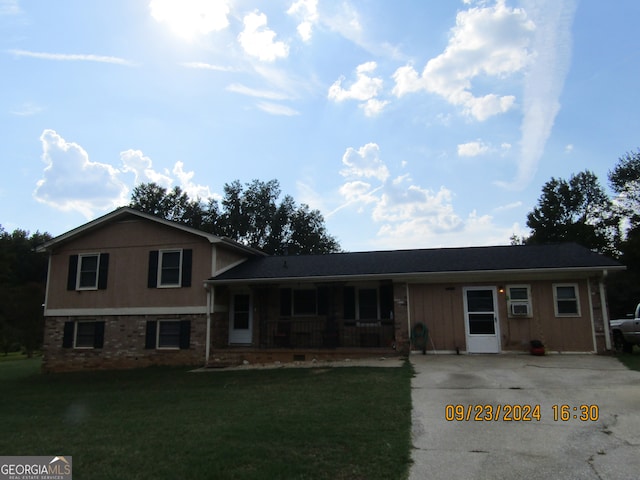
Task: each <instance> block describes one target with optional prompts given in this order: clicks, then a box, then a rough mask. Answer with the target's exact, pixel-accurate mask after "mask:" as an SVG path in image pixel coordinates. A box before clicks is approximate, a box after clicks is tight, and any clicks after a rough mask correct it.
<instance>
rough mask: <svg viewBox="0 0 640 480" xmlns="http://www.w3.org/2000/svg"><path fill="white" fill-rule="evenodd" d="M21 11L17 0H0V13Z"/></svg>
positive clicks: (15, 13)
mask: <svg viewBox="0 0 640 480" xmlns="http://www.w3.org/2000/svg"><path fill="white" fill-rule="evenodd" d="M20 13H22V11H21V10H20V5H19V4H18V0H0V15H18V14H20Z"/></svg>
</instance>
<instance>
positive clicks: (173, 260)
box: [158, 250, 182, 287]
mask: <svg viewBox="0 0 640 480" xmlns="http://www.w3.org/2000/svg"><path fill="white" fill-rule="evenodd" d="M159 264H160V268H159V269H158V285H159V286H160V287H177V286H180V284H181V283H180V277H181V273H182V268H181V266H182V250H174V251H166V250H160V260H159Z"/></svg>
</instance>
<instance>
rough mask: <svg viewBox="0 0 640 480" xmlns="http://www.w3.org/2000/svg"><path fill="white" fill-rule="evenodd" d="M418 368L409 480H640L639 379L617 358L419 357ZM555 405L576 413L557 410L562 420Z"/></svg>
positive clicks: (415, 362) (413, 358) (415, 358)
mask: <svg viewBox="0 0 640 480" xmlns="http://www.w3.org/2000/svg"><path fill="white" fill-rule="evenodd" d="M411 362H412V363H413V365H414V368H415V370H416V376H415V377H414V379H413V381H412V387H413V390H412V403H413V412H412V415H413V431H412V436H413V445H414V450H413V453H412V458H413V461H414V464H413V466H412V468H411V473H410V480H423V479H435V480H437V479H446V480H452V479H468V480H471V479H487V480H488V479H491V480H496V479H527V478H544V479H556V478H557V479H563V480H567V479H581V480H585V479H586V480H591V479H593V480H609V479H611V480H613V479H615V480H621V479H638V478H640V372H634V371H630V370H627V369H626V368H625V367H624V366H623V365H622V364H621V363H620V362H619V361H618V360H617V359H615V358H611V357H603V356H596V355H548V356H544V357H533V356H530V355H427V356H423V355H412V356H411ZM448 405H451V406H452V407H447V406H448ZM455 405H461V406H462V407H458V410H457V411H456V409H455ZM469 405H470V406H471V414H470V416H469V420H467V419H466V418H467V411H468V408H469V407H468V406H469ZM498 405H500V406H501V407H500V408H501V410H500V413H499V414H498V413H497V406H498ZM523 405H530V406H531V407H532V408H535V407H536V406H539V415H540V420H539V421H538V420H536V419H535V418H533V415H531V417H532V420H531V421H523V420H517V419H518V418H521V417H523V416H524V415H525V413H526V412H527V411H528V409H527V407H524V408H521V406H523ZM554 405H558V406H560V405H568V406H569V407H568V410H566V409H565V410H563V409H562V408H561V407H557V409H556V410H555V414H556V416H557V417H558V419H557V420H555V419H554V407H553V406H554ZM581 405H589V406H594V407H591V408H590V409H588V410H587V412H586V413H587V417H588V416H589V415H590V416H591V418H594V417H595V416H596V414H597V420H592V419H587V420H586V421H585V420H581V419H580V418H579V417H580V415H581V414H582V412H581V409H580V406H581ZM487 406H491V407H493V411H490V408H489V407H487ZM505 406H509V407H505ZM511 406H513V407H515V408H510V407H511ZM573 407H576V408H577V410H575V411H574V409H573ZM536 410H537V409H536ZM596 410H597V411H596ZM509 411H510V413H511V414H510V415H509ZM534 413H537V412H536V411H535V410H534V411H533V412H532V414H534ZM476 414H478V420H474V417H475V416H476ZM505 415H506V418H505ZM447 416H449V417H452V416H453V417H454V419H453V420H451V421H449V420H447V418H446V417H447ZM456 416H458V417H461V418H462V419H461V420H456V419H455V417H456ZM536 416H537V415H536ZM563 416H565V420H562V417H563ZM576 417H577V418H576ZM480 418H490V420H483V421H480ZM509 418H513V420H512V421H508V419H509Z"/></svg>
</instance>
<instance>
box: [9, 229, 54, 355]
mask: <svg viewBox="0 0 640 480" xmlns="http://www.w3.org/2000/svg"><path fill="white" fill-rule="evenodd" d="M49 239H51V236H50V235H49V234H46V233H45V234H41V233H39V232H36V233H34V234H33V235H30V234H29V232H26V231H24V230H19V229H18V230H15V231H14V232H13V233H8V232H6V231H5V230H4V229H3V228H2V227H1V226H0V349H1V351H2V352H4V353H5V354H6V353H7V352H8V351H10V350H16V349H18V348H23V349H24V350H25V351H26V352H27V354H29V355H31V354H32V353H33V352H34V351H35V350H37V349H38V348H40V346H41V345H42V333H43V328H44V323H43V322H44V318H43V311H42V304H43V303H44V296H45V287H46V279H47V256H46V255H45V254H42V253H36V252H35V250H34V249H35V247H36V246H38V245H40V244H42V243H44V242H46V241H47V240H49Z"/></svg>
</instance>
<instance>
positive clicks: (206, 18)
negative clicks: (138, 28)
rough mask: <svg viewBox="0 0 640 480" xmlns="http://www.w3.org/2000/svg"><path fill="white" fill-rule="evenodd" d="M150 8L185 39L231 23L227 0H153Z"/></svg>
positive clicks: (159, 19)
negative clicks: (228, 16)
mask: <svg viewBox="0 0 640 480" xmlns="http://www.w3.org/2000/svg"><path fill="white" fill-rule="evenodd" d="M149 8H150V9H151V16H152V17H153V18H154V19H155V20H157V21H158V22H161V23H165V24H166V25H167V26H168V27H169V29H170V30H171V31H172V32H173V33H174V34H175V35H177V36H179V37H181V38H183V39H185V40H193V39H194V38H195V37H196V36H197V35H206V34H207V33H211V32H212V31H215V30H222V29H223V28H226V27H227V26H228V25H229V21H228V20H227V15H228V14H229V6H228V4H227V1H226V0H151V1H150V2H149Z"/></svg>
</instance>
